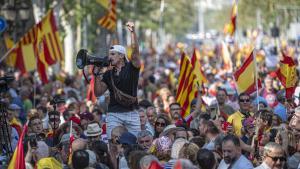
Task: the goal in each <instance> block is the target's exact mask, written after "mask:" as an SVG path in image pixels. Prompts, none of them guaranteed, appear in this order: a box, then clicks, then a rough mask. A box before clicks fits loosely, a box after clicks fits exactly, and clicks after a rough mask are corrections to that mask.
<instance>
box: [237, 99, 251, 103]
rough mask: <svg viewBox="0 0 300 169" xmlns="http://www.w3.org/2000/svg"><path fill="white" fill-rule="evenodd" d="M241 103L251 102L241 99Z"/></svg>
mask: <svg viewBox="0 0 300 169" xmlns="http://www.w3.org/2000/svg"><path fill="white" fill-rule="evenodd" d="M239 101H240V102H241V103H248V102H250V99H240V100H239Z"/></svg>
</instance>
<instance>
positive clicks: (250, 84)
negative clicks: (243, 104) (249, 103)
mask: <svg viewBox="0 0 300 169" xmlns="http://www.w3.org/2000/svg"><path fill="white" fill-rule="evenodd" d="M255 64H256V63H255V59H254V55H253V51H252V52H251V54H250V55H249V56H248V58H247V59H246V60H245V62H244V63H243V65H242V66H241V67H240V68H239V69H238V70H237V71H236V72H235V73H234V78H235V81H236V85H237V89H238V92H239V93H248V94H251V93H253V92H255V91H256V71H255ZM257 83H258V88H260V87H261V82H260V80H259V79H258V82H257Z"/></svg>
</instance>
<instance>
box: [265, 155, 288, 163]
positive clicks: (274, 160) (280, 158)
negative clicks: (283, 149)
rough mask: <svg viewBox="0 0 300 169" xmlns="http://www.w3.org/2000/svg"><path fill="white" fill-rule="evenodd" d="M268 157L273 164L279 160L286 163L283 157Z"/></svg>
mask: <svg viewBox="0 0 300 169" xmlns="http://www.w3.org/2000/svg"><path fill="white" fill-rule="evenodd" d="M267 157H270V158H271V159H272V160H273V162H277V161H278V160H280V161H281V162H283V161H286V158H285V157H283V156H281V157H272V156H269V155H267Z"/></svg>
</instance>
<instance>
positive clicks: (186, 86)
mask: <svg viewBox="0 0 300 169" xmlns="http://www.w3.org/2000/svg"><path fill="white" fill-rule="evenodd" d="M178 83H179V84H178V88H177V93H176V101H177V102H178V103H179V104H180V105H181V107H182V112H181V115H182V117H186V116H187V115H188V114H190V110H191V102H192V100H193V99H194V98H195V93H196V92H197V86H196V85H197V81H196V75H195V73H194V69H193V66H192V64H191V62H190V60H189V58H188V56H186V54H185V53H184V52H183V53H182V55H181V63H180V74H179V79H178Z"/></svg>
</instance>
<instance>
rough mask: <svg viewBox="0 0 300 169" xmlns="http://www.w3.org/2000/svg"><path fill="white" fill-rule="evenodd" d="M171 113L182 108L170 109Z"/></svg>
mask: <svg viewBox="0 0 300 169" xmlns="http://www.w3.org/2000/svg"><path fill="white" fill-rule="evenodd" d="M170 110H171V111H176V110H181V108H173V109H170Z"/></svg>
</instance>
